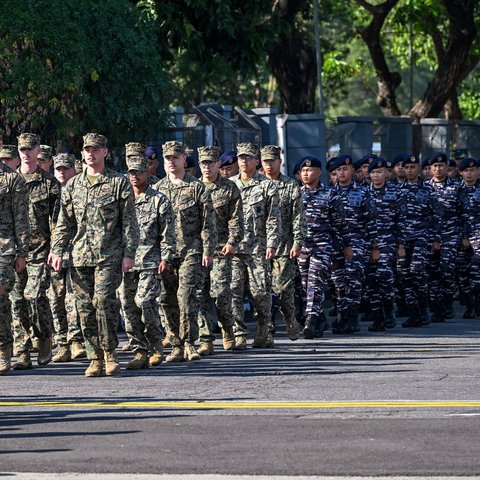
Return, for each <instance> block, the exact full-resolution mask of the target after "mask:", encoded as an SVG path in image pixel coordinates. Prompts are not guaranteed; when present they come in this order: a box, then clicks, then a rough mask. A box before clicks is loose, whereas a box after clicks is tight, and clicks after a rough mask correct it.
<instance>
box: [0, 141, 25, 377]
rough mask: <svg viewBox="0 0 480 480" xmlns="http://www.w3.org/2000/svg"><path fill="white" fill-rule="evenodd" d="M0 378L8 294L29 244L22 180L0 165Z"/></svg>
mask: <svg viewBox="0 0 480 480" xmlns="http://www.w3.org/2000/svg"><path fill="white" fill-rule="evenodd" d="M11 156H12V152H11V148H10V145H3V146H2V147H0V158H7V157H9V158H11ZM0 186H1V188H0V203H1V208H0V211H1V214H0V228H1V231H2V242H1V246H0V375H5V374H6V373H7V372H8V370H10V363H11V358H12V343H13V336H12V310H11V302H10V299H9V293H10V291H11V290H12V287H13V284H14V281H15V272H16V273H17V275H20V274H22V272H23V271H24V270H25V266H26V257H27V254H28V240H29V219H28V191H27V187H26V185H25V182H24V181H23V178H22V177H21V176H20V175H18V174H17V173H15V172H14V171H13V170H11V169H10V168H9V167H8V166H7V165H4V164H3V163H0Z"/></svg>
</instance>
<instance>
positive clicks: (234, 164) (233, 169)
mask: <svg viewBox="0 0 480 480" xmlns="http://www.w3.org/2000/svg"><path fill="white" fill-rule="evenodd" d="M220 172H221V173H222V177H225V178H231V177H235V176H236V175H238V158H237V154H236V153H235V151H234V150H230V151H228V152H225V153H223V154H222V155H221V156H220Z"/></svg>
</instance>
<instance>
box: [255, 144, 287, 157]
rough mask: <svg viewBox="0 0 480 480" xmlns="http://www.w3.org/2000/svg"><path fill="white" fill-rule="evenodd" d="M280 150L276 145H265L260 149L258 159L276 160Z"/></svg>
mask: <svg viewBox="0 0 480 480" xmlns="http://www.w3.org/2000/svg"><path fill="white" fill-rule="evenodd" d="M281 153H282V149H281V148H280V147H277V146H276V145H265V146H264V147H262V148H261V149H260V157H261V159H262V160H278V159H279V158H280V154H281Z"/></svg>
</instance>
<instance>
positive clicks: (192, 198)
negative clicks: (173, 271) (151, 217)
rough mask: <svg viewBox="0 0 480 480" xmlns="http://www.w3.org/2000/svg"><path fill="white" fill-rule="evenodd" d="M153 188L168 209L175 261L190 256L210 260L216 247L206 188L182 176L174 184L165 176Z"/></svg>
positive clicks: (214, 227) (208, 195)
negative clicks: (172, 219)
mask: <svg viewBox="0 0 480 480" xmlns="http://www.w3.org/2000/svg"><path fill="white" fill-rule="evenodd" d="M154 188H155V189H156V190H158V191H160V192H161V193H163V194H164V195H165V196H166V197H167V198H168V199H169V200H170V203H171V205H172V209H173V213H174V215H175V236H176V241H177V250H176V253H175V257H176V258H185V257H186V256H187V255H191V254H203V256H205V257H212V256H213V252H214V251H215V247H216V245H217V228H216V224H215V214H214V213H213V206H212V199H211V197H210V194H209V193H208V190H207V187H205V185H204V184H203V183H202V182H201V181H200V180H198V179H197V178H195V177H193V176H192V175H189V174H188V173H186V174H185V177H184V178H183V180H182V181H181V182H180V183H178V184H175V183H173V182H171V181H170V179H169V178H168V176H167V177H164V178H162V179H161V180H160V181H159V182H158V183H157V184H155V187H154Z"/></svg>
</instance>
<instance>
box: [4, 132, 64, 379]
mask: <svg viewBox="0 0 480 480" xmlns="http://www.w3.org/2000/svg"><path fill="white" fill-rule="evenodd" d="M18 150H19V153H20V160H21V165H20V168H19V169H18V172H19V174H20V175H21V176H22V178H23V180H25V182H26V184H27V190H28V194H29V199H28V216H29V224H30V250H29V253H28V257H27V268H26V269H25V270H23V271H22V272H19V273H17V274H16V277H15V286H14V288H13V290H12V292H11V294H10V299H11V301H12V313H13V324H14V334H15V348H16V351H17V353H18V356H19V358H18V360H17V362H16V363H15V364H14V366H13V368H14V369H17V370H26V369H29V368H32V361H31V359H30V351H31V350H32V339H31V333H30V332H31V329H32V330H33V333H34V334H35V336H36V337H37V338H38V339H39V352H38V357H37V363H38V364H39V365H46V364H47V363H49V362H50V361H51V359H52V330H53V318H52V311H51V310H50V304H49V301H48V298H47V289H48V287H49V286H50V272H49V270H48V269H47V268H46V261H47V257H48V252H49V250H50V235H51V224H52V221H53V216H54V211H55V204H56V202H57V199H58V195H59V191H60V187H59V184H58V182H57V181H56V180H55V178H54V177H53V176H52V175H50V174H49V173H47V172H45V171H44V170H42V169H41V168H40V167H39V166H38V164H37V157H38V154H39V153H40V138H39V136H38V135H36V134H34V133H22V134H21V135H20V136H19V137H18Z"/></svg>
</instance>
